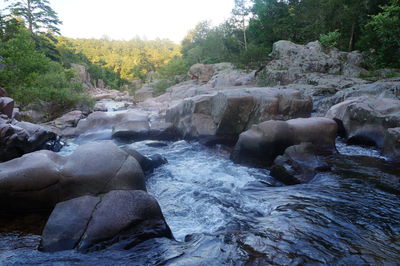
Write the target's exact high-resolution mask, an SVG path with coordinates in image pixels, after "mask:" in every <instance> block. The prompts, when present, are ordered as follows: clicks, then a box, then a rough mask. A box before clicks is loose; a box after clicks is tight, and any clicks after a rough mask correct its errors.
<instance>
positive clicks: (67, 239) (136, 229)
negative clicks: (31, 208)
mask: <svg viewBox="0 0 400 266" xmlns="http://www.w3.org/2000/svg"><path fill="white" fill-rule="evenodd" d="M156 237H167V238H171V239H172V238H173V236H172V233H171V230H170V229H169V227H168V225H167V223H166V222H165V219H164V217H163V214H162V212H161V209H160V206H159V205H158V203H157V201H156V200H155V199H154V198H153V197H152V196H150V195H148V194H147V193H146V192H144V191H139V190H114V191H110V192H108V193H106V194H105V195H102V196H101V197H99V196H97V197H96V196H82V197H79V198H75V199H71V200H69V201H64V202H61V203H58V204H57V206H56V207H55V209H54V210H53V212H52V214H51V215H50V218H49V220H48V222H47V224H46V226H45V229H44V231H43V235H42V241H41V244H40V249H41V250H42V251H49V252H53V251H60V250H67V249H74V248H76V249H78V250H80V251H89V250H99V249H102V248H105V247H107V246H109V245H112V244H114V243H117V242H119V241H122V244H121V243H120V244H119V245H120V246H122V248H124V249H128V248H131V247H133V246H135V245H137V244H139V243H141V242H142V241H145V240H147V239H150V238H156Z"/></svg>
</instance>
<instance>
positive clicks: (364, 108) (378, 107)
mask: <svg viewBox="0 0 400 266" xmlns="http://www.w3.org/2000/svg"><path fill="white" fill-rule="evenodd" d="M326 117H329V118H332V119H334V120H336V121H337V122H338V123H339V125H340V127H342V129H343V132H344V134H345V137H346V138H347V140H348V141H349V142H350V143H353V144H366V145H376V146H377V147H380V148H381V147H382V146H383V144H384V141H385V137H386V133H387V129H388V128H395V127H398V126H399V125H400V100H397V99H389V98H381V97H368V96H362V97H357V98H351V99H349V100H346V101H344V102H342V103H339V104H337V105H334V106H332V107H331V108H330V109H329V111H328V112H327V114H326Z"/></svg>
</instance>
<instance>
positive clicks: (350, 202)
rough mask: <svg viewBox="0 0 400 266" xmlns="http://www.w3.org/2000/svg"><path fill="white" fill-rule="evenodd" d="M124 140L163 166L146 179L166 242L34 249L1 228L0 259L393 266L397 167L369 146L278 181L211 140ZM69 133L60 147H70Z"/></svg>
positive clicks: (399, 234)
mask: <svg viewBox="0 0 400 266" xmlns="http://www.w3.org/2000/svg"><path fill="white" fill-rule="evenodd" d="M118 144H119V145H132V146H133V147H134V148H136V149H137V150H138V151H139V152H141V153H143V154H144V155H151V154H154V153H159V154H161V155H163V156H165V157H166V158H167V160H168V164H165V165H163V166H161V167H160V168H157V169H156V170H155V171H154V173H152V174H150V175H148V176H147V189H148V192H149V193H150V194H151V195H153V196H154V197H155V198H156V199H157V200H158V202H159V204H160V205H161V208H162V211H163V213H164V216H165V218H166V221H167V223H168V224H169V226H170V227H171V230H172V232H173V234H174V237H175V239H176V240H175V241H174V240H168V239H152V240H148V241H146V242H143V243H142V244H140V245H137V246H135V247H134V248H132V249H130V250H122V249H120V248H119V247H118V245H114V246H111V247H109V248H108V249H105V250H102V251H97V252H91V253H87V254H82V253H78V252H76V251H62V252H56V253H42V252H39V251H37V250H36V248H37V246H38V244H39V241H40V236H39V235H36V234H22V233H18V232H8V233H1V234H0V263H1V264H4V265H20V264H26V265H32V264H44V265H66V264H67V265H75V264H76V265H77V264H82V265H83V264H84V265H154V264H167V265H243V264H245V265H268V264H274V265H300V264H301V265H311V264H312V265H315V264H333V265H371V264H372V265H397V264H398V263H399V262H400V224H399V220H400V208H399V205H400V197H399V190H398V188H399V179H400V178H399V177H400V166H399V165H394V164H391V163H390V162H387V161H386V160H385V158H383V157H381V156H380V155H379V152H378V151H376V150H373V149H371V148H362V147H357V146H347V145H346V144H344V143H343V142H341V141H340V140H338V143H337V148H338V150H339V152H340V153H341V155H335V156H332V157H331V158H329V161H330V163H331V164H332V165H333V167H332V171H331V172H327V173H320V174H318V175H317V176H316V177H315V178H314V179H313V180H312V181H311V182H310V183H308V184H301V185H295V186H283V185H282V184H281V183H279V182H278V181H276V180H275V179H274V178H272V177H271V176H270V175H269V171H268V170H267V169H259V168H251V167H247V166H242V165H238V164H234V163H233V162H232V161H230V160H229V153H228V152H227V151H226V150H225V149H224V148H223V147H220V146H216V147H213V148H207V147H204V146H202V145H201V144H199V143H197V142H187V141H177V142H166V143H165V144H166V146H162V147H153V145H150V146H149V144H151V141H142V142H137V143H130V144H126V143H118ZM76 146H77V144H74V140H72V141H71V142H70V143H69V146H67V147H65V148H64V149H63V150H62V153H61V154H68V153H70V152H72V151H73V150H74V149H75V147H76Z"/></svg>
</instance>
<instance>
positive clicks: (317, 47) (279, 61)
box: [257, 40, 366, 85]
mask: <svg viewBox="0 0 400 266" xmlns="http://www.w3.org/2000/svg"><path fill="white" fill-rule="evenodd" d="M270 56H272V58H273V60H272V61H270V62H269V63H268V64H267V65H266V66H265V68H264V70H262V71H260V72H259V73H258V75H257V79H258V80H259V82H261V83H264V84H267V85H268V84H269V85H287V84H290V83H294V82H295V81H297V80H299V79H302V78H304V75H305V74H307V73H324V74H335V75H344V76H348V77H358V76H359V75H360V74H361V73H364V72H366V70H365V69H363V68H362V67H361V64H362V61H363V60H362V55H361V54H360V53H359V52H356V51H354V52H351V53H346V52H340V51H338V50H335V49H332V50H330V51H325V50H324V49H323V48H322V45H321V44H320V43H319V42H318V41H316V42H310V43H308V44H306V45H299V44H295V43H292V42H290V41H284V40H282V41H278V42H275V43H274V44H273V47H272V52H271V54H270Z"/></svg>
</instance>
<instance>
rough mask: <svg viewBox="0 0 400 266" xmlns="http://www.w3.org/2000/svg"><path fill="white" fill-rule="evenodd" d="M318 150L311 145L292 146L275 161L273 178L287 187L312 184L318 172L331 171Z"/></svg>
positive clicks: (272, 170) (272, 171)
mask: <svg viewBox="0 0 400 266" xmlns="http://www.w3.org/2000/svg"><path fill="white" fill-rule="evenodd" d="M316 150H317V149H316V148H315V146H314V145H312V144H311V143H301V144H299V145H294V146H290V147H289V148H287V149H286V150H285V153H284V154H283V155H279V156H278V157H277V158H276V159H275V161H274V165H273V166H272V168H271V176H273V177H275V178H276V179H278V180H279V181H281V182H282V183H285V184H286V185H295V184H302V183H308V182H310V181H311V180H312V179H313V178H314V176H315V175H316V174H317V172H324V171H328V170H329V169H330V167H329V165H328V164H327V163H325V162H323V161H321V160H320V158H319V157H318V155H317V152H316Z"/></svg>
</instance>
